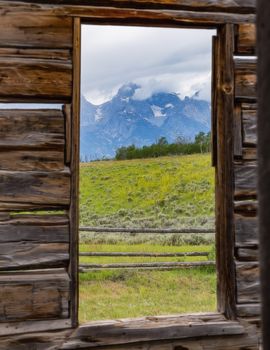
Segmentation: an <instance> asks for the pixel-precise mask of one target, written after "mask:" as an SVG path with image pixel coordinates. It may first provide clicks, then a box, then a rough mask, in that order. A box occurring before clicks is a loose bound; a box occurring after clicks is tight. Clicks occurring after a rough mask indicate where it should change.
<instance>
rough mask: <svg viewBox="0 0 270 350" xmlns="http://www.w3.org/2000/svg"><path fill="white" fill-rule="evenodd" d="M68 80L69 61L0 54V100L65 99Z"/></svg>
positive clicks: (69, 74)
mask: <svg viewBox="0 0 270 350" xmlns="http://www.w3.org/2000/svg"><path fill="white" fill-rule="evenodd" d="M71 80H72V70H71V64H69V63H66V62H62V61H60V60H45V59H26V58H7V57H5V58H3V57H0V81H1V85H0V100H1V101H3V102H5V101H10V102H12V101H13V102H24V101H29V100H30V101H31V102H35V101H36V102H39V101H48V102H53V101H55V102H65V101H69V100H70V98H71Z"/></svg>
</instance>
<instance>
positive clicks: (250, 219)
mask: <svg viewBox="0 0 270 350" xmlns="http://www.w3.org/2000/svg"><path fill="white" fill-rule="evenodd" d="M258 241H259V237H258V218H257V217H256V216H245V215H241V214H236V215H235V244H236V246H237V247H245V246H257V245H258Z"/></svg>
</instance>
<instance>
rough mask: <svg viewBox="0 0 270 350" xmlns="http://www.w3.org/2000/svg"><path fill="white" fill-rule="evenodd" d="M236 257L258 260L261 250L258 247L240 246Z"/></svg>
mask: <svg viewBox="0 0 270 350" xmlns="http://www.w3.org/2000/svg"><path fill="white" fill-rule="evenodd" d="M236 257H237V260H239V261H258V260H259V250H258V248H238V249H237V253H236Z"/></svg>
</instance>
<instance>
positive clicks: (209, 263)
mask: <svg viewBox="0 0 270 350" xmlns="http://www.w3.org/2000/svg"><path fill="white" fill-rule="evenodd" d="M201 266H215V261H201V262H159V263H131V264H128V263H123V264H80V272H87V271H89V270H108V269H156V270H162V269H163V270H166V269H167V270H171V269H175V268H192V267H201Z"/></svg>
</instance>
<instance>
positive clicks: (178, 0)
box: [0, 0, 260, 350]
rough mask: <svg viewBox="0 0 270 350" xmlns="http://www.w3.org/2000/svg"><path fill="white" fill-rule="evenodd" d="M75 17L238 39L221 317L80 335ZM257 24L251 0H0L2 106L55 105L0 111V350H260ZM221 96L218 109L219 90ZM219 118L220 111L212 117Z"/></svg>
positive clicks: (91, 329) (125, 325) (111, 326)
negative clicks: (203, 30)
mask: <svg viewBox="0 0 270 350" xmlns="http://www.w3.org/2000/svg"><path fill="white" fill-rule="evenodd" d="M89 3H91V5H90V4H89ZM80 18H82V19H84V20H85V21H89V22H90V23H103V24H106V23H112V24H114V23H115V24H133V25H137V24H143V23H144V24H145V25H149V26H151V25H153V26H170V27H179V26H184V27H187V26H191V27H192V26H194V24H195V25H196V26H197V27H202V28H204V27H205V28H210V27H211V28H212V27H217V28H219V31H220V32H222V35H223V38H225V37H226V38H228V37H229V36H232V37H233V39H234V43H235V46H234V48H233V49H234V54H235V56H238V55H240V56H241V58H236V57H235V58H234V61H233V62H234V64H233V66H230V67H229V69H227V68H228V67H227V66H225V68H226V67H227V68H226V69H227V70H226V72H227V73H233V74H234V76H233V77H232V79H231V81H230V82H229V84H231V83H233V85H234V87H233V90H230V91H229V93H228V94H227V92H226V91H225V95H226V94H227V95H228V96H227V97H226V98H225V100H226V99H227V100H228V101H229V103H231V101H233V103H231V104H230V106H231V107H230V108H231V110H232V113H231V122H232V123H233V124H230V125H231V126H230V125H227V126H226V127H229V128H230V130H232V132H233V135H232V140H233V142H232V143H231V152H230V154H229V157H227V158H226V159H227V160H228V159H232V162H231V164H228V169H229V173H230V174H231V175H230V176H231V177H230V178H227V180H228V186H227V187H228V188H232V191H233V192H234V193H232V195H233V196H228V197H227V202H226V204H224V203H223V204H224V205H223V208H221V209H222V210H221V211H220V213H221V212H222V213H223V214H224V215H225V216H226V217H227V216H228V217H229V218H231V219H230V220H229V223H228V222H226V223H225V224H226V229H223V231H222V232H223V233H222V235H223V238H222V239H225V238H226V237H227V236H228V232H229V236H228V238H229V241H228V242H229V243H228V245H227V247H222V241H220V244H221V245H220V250H222V249H223V248H224V250H222V254H220V256H219V258H218V259H219V264H220V266H219V270H222V271H223V268H224V269H225V270H226V273H225V274H224V276H225V277H224V276H221V280H222V278H223V282H224V281H225V282H226V283H223V282H222V283H221V284H222V286H223V287H224V288H220V290H221V289H222V291H221V293H220V296H219V311H220V312H221V313H222V314H223V313H224V314H225V316H226V317H227V318H226V317H224V316H223V315H222V314H220V313H216V314H206V315H197V316H196V315H195V316H194V315H193V316H191V315H190V316H186V317H183V316H181V317H180V316H179V317H168V318H166V317H163V318H162V317H161V318H155V317H153V318H144V319H137V320H128V321H112V322H111V323H106V324H104V323H102V322H101V323H92V324H91V325H89V326H83V327H82V326H81V327H77V326H78V325H77V306H78V300H77V297H78V294H77V288H78V285H77V284H78V283H77V260H78V256H77V225H78V211H77V210H78V201H77V197H78V161H79V157H78V138H79V121H78V115H79V113H78V109H79V102H78V101H79V88H78V86H79V74H80V72H79V55H78V52H79V49H80V42H79V40H80ZM254 21H255V0H229V1H228V0H211V1H209V0H201V1H190V0H92V1H86V0H81V1H78V0H77V1H76V0H56V1H46V0H39V1H30V0H29V1H2V0H0V102H2V103H18V102H20V103H40V102H41V103H49V104H57V106H56V108H54V109H46V108H45V109H39V108H34V109H31V110H30V109H26V110H25V109H16V110H15V109H13V108H12V105H11V106H10V108H7V109H5V110H1V111H0V350H4V349H12V350H26V349H30V348H31V349H34V350H46V349H48V350H53V349H54V350H56V349H77V348H83V349H90V348H91V349H100V350H101V349H119V350H120V349H131V350H139V349H140V350H146V349H147V350H161V349H164V350H183V349H190V350H191V349H192V350H197V349H198V350H206V349H209V350H210V349H220V350H226V349H235V350H237V349H239V350H240V349H247V350H248V349H250V350H252V349H258V343H259V340H258V335H257V328H256V326H257V324H258V322H259V307H260V304H259V294H258V290H259V282H258V261H257V260H258V259H257V255H258V238H257V221H256V210H257V202H256V92H255V84H256V73H255V63H254V62H253V61H250V60H247V59H246V58H245V56H246V55H254V54H255V26H254V24H253V23H254ZM225 24H226V25H227V27H226V28H227V29H225V30H222V29H221V27H222V26H223V25H225ZM223 48H224V47H223ZM224 50H225V48H224ZM226 52H227V51H226ZM231 53H233V52H231ZM227 59H228V61H230V60H231V59H233V55H232V54H230V56H229V57H227ZM227 73H226V74H227ZM226 79H228V76H227V75H226V76H224V81H222V82H221V83H222V84H226V83H227V82H226ZM218 83H220V81H219V82H218ZM222 89H223V87H222ZM222 89H221V90H222ZM225 90H226V89H225ZM232 92H233V95H232ZM216 99H217V100H216V102H217V104H218V103H219V101H220V100H222V103H221V104H220V106H223V108H224V91H223V92H222V91H221V92H220V94H219V95H218V96H216ZM59 105H61V106H62V107H59ZM222 113H223V110H221V109H219V110H218V109H217V118H218V117H219V115H220V114H222ZM227 113H228V110H227ZM217 123H218V120H216V123H214V124H213V125H214V126H215V125H216V124H217ZM224 123H225V124H226V120H225V121H224ZM225 124H224V125H225ZM227 124H228V122H227ZM225 136H226V134H225ZM216 141H217V143H219V141H220V139H219V137H218V135H217V138H216ZM223 141H224V140H223ZM223 146H224V144H223ZM223 153H225V152H223ZM216 156H217V159H216V162H217V163H218V162H219V161H220V158H219V156H220V154H219V153H218V152H217V154H216ZM221 156H222V154H221ZM230 157H231V158H230ZM226 169H227V168H226ZM228 169H227V170H228ZM226 174H227V172H226ZM222 181H223V180H222ZM220 186H221V187H222V183H221V184H220ZM226 193H227V192H226ZM229 206H230V208H234V210H233V211H232V212H230V213H229V212H228V210H227V209H228V208H229ZM226 208H227V209H226ZM220 213H219V215H220ZM224 227H225V226H224ZM227 262H229V265H230V267H229V268H226V266H227V265H226V264H227ZM221 275H222V274H221ZM224 278H225V279H224ZM228 278H230V280H228ZM230 284H231V287H229V286H230ZM228 316H229V317H228ZM235 317H238V320H235ZM228 318H229V319H228ZM76 327H77V328H76Z"/></svg>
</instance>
